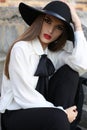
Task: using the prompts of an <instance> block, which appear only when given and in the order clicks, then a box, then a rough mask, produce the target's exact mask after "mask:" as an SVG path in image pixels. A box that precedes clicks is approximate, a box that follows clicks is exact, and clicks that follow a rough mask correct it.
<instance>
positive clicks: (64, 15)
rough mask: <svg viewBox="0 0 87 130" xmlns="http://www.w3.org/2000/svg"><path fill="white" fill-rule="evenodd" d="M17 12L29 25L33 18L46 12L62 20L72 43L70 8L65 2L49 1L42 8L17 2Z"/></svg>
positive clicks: (72, 32)
mask: <svg viewBox="0 0 87 130" xmlns="http://www.w3.org/2000/svg"><path fill="white" fill-rule="evenodd" d="M19 12H20V14H21V16H22V18H23V19H24V21H25V22H26V23H27V24H28V25H29V26H31V24H32V23H33V22H34V20H35V19H36V18H37V17H38V16H39V15H40V14H48V15H51V16H54V17H56V18H58V19H60V20H62V21H63V22H64V23H65V24H66V27H67V31H68V39H67V40H70V41H72V42H73V43H74V31H73V27H72V24H71V22H72V19H71V13H70V9H69V7H68V5H67V4H65V3H64V2H61V1H51V2H50V3H48V4H47V5H46V6H45V7H44V8H43V9H40V8H34V7H31V6H29V5H26V4H24V3H22V2H21V3H20V4H19Z"/></svg>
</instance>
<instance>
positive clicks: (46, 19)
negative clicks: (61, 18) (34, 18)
mask: <svg viewBox="0 0 87 130" xmlns="http://www.w3.org/2000/svg"><path fill="white" fill-rule="evenodd" d="M44 21H45V22H46V23H48V24H51V22H52V21H51V19H49V18H44Z"/></svg>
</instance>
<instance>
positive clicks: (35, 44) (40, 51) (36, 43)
mask: <svg viewBox="0 0 87 130" xmlns="http://www.w3.org/2000/svg"><path fill="white" fill-rule="evenodd" d="M32 46H33V48H34V50H35V52H36V53H37V54H38V55H43V54H47V52H48V47H47V48H46V49H45V50H43V47H42V45H41V43H40V41H39V39H38V38H35V39H34V40H32Z"/></svg>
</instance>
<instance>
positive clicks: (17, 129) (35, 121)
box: [1, 65, 79, 130]
mask: <svg viewBox="0 0 87 130" xmlns="http://www.w3.org/2000/svg"><path fill="white" fill-rule="evenodd" d="M78 80H79V75H78V73H77V72H75V71H73V70H72V69H71V68H70V67H69V66H67V65H64V66H63V67H61V68H60V69H59V70H58V71H57V72H56V73H55V74H54V75H53V76H52V77H51V78H50V81H49V89H48V96H47V100H48V101H50V102H52V103H53V104H54V105H55V106H60V105H61V106H63V107H64V108H67V107H70V106H72V105H74V99H75V95H76V91H77V86H78ZM1 126H2V130H24V129H25V130H29V129H31V130H36V129H37V130H70V123H69V122H68V119H67V115H66V114H65V112H64V111H62V110H60V109H56V108H29V109H21V110H14V111H9V110H6V111H5V113H3V114H1Z"/></svg>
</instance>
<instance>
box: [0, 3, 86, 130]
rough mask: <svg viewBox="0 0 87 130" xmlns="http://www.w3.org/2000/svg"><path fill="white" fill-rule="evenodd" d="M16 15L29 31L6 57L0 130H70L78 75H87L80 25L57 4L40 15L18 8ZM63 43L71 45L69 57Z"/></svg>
mask: <svg viewBox="0 0 87 130" xmlns="http://www.w3.org/2000/svg"><path fill="white" fill-rule="evenodd" d="M62 9H63V10H62ZM19 11H20V13H21V16H22V18H23V19H24V20H25V22H26V23H27V24H28V25H29V26H30V27H29V28H28V29H27V31H26V32H24V34H23V35H22V36H20V37H19V39H17V41H16V42H14V44H13V45H12V46H11V48H10V50H9V52H8V55H7V57H6V62H5V67H4V73H3V80H2V91H1V104H0V111H1V113H2V114H1V125H2V130H19V129H21V130H24V129H26V130H29V129H32V130H35V129H38V130H55V129H56V130H70V124H71V123H72V122H73V121H74V120H75V119H76V117H77V114H78V112H77V107H76V105H75V104H74V99H75V94H76V91H77V86H78V80H79V75H81V74H83V73H85V72H86V71H87V60H86V58H85V57H84V55H87V51H86V49H87V42H86V39H85V37H84V34H83V31H82V27H81V22H80V20H79V18H78V16H77V14H76V12H75V10H74V9H73V8H72V7H71V6H70V5H69V4H68V3H65V2H62V1H53V2H50V3H48V4H47V5H46V6H45V7H44V8H43V9H35V8H33V7H30V6H28V5H26V4H24V3H20V5H19ZM71 22H72V23H73V26H72V25H71ZM74 30H75V32H74ZM67 40H69V41H70V44H71V43H73V50H72V52H68V51H66V50H65V49H64V46H65V44H66V42H67Z"/></svg>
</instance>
